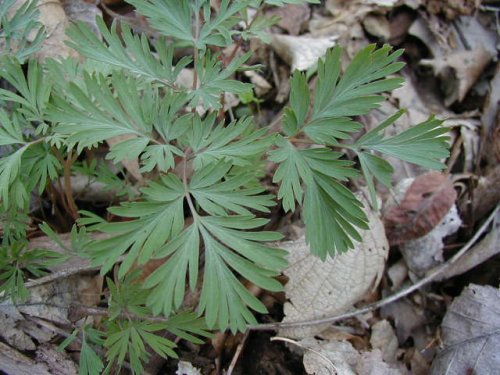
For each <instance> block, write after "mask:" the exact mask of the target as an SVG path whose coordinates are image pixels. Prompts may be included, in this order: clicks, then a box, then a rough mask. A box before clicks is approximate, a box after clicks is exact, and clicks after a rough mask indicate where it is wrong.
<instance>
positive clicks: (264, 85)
mask: <svg viewBox="0 0 500 375" xmlns="http://www.w3.org/2000/svg"><path fill="white" fill-rule="evenodd" d="M243 74H245V76H247V77H248V78H249V79H250V82H252V83H253V84H254V86H255V87H254V91H255V94H256V95H257V96H258V97H260V96H262V95H265V94H267V93H268V92H269V91H270V90H271V89H272V88H273V87H272V86H271V84H270V83H269V82H268V81H267V80H266V79H265V78H264V77H262V76H261V75H260V74H259V73H257V72H256V71H254V70H246V71H245V72H244V73H243Z"/></svg>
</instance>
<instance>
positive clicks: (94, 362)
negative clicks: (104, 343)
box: [79, 340, 104, 375]
mask: <svg viewBox="0 0 500 375" xmlns="http://www.w3.org/2000/svg"><path fill="white" fill-rule="evenodd" d="M79 365H80V372H79V373H80V375H99V374H101V373H102V369H103V368H104V364H103V363H102V360H101V358H100V357H99V356H98V355H97V353H96V352H95V351H94V349H92V347H91V346H90V345H89V344H88V343H87V340H83V341H82V348H81V349H80V362H79Z"/></svg>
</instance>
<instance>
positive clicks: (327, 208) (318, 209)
mask: <svg viewBox="0 0 500 375" xmlns="http://www.w3.org/2000/svg"><path fill="white" fill-rule="evenodd" d="M362 207H363V205H362V204H361V202H359V200H358V199H357V198H356V197H355V195H354V194H353V193H352V192H351V191H350V190H349V189H347V188H346V187H345V186H343V185H342V184H340V183H339V182H337V181H336V180H335V179H332V178H328V177H327V176H325V175H322V174H320V173H317V174H315V175H314V181H313V182H312V183H310V184H308V185H307V187H306V194H305V197H304V204H303V217H304V223H305V224H306V241H307V242H308V243H309V245H310V248H311V253H313V254H315V255H318V256H319V257H320V258H321V259H326V256H327V255H330V256H335V255H336V254H338V253H342V252H345V251H347V250H349V249H350V248H352V247H354V243H353V240H356V241H361V236H360V235H359V233H358V229H357V228H361V229H368V226H367V221H368V220H367V218H366V215H365V213H364V211H363V209H362ZM356 227H357V228H356Z"/></svg>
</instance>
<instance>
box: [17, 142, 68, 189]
mask: <svg viewBox="0 0 500 375" xmlns="http://www.w3.org/2000/svg"><path fill="white" fill-rule="evenodd" d="M23 169H24V173H25V174H26V175H27V176H28V177H29V180H28V183H27V187H28V190H29V191H32V190H34V189H37V188H38V193H39V194H41V193H43V191H44V190H45V187H46V185H47V180H48V179H50V180H51V181H54V180H55V179H57V178H58V177H59V174H60V172H61V170H62V165H61V163H60V161H59V160H58V159H57V157H56V156H55V155H54V154H53V153H52V150H51V149H50V147H49V146H48V145H47V144H36V145H33V146H31V147H29V148H28V150H27V151H26V152H25V153H24V155H23Z"/></svg>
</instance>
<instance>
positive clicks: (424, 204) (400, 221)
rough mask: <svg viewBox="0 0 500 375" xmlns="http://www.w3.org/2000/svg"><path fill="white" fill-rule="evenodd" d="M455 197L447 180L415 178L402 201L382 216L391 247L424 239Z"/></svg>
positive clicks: (437, 175) (434, 176)
mask: <svg viewBox="0 0 500 375" xmlns="http://www.w3.org/2000/svg"><path fill="white" fill-rule="evenodd" d="M456 197H457V193H456V191H455V189H454V188H453V184H452V182H451V181H450V180H449V179H448V177H447V176H446V175H444V174H442V173H440V172H429V173H426V174H424V175H421V176H419V177H417V178H416V179H415V180H414V181H413V183H412V184H411V186H410V188H409V189H408V190H407V192H406V194H405V197H404V199H403V200H402V201H401V203H400V204H399V205H397V206H394V207H392V208H390V209H388V210H387V212H386V213H385V214H384V226H385V230H386V232H387V238H388V239H389V243H390V244H391V245H397V244H400V243H403V242H405V241H408V240H412V239H416V238H419V237H422V236H424V235H425V234H427V233H429V232H430V231H431V230H432V229H434V228H435V227H436V226H437V225H438V224H439V223H440V222H441V221H442V220H443V218H444V217H445V216H446V214H447V213H448V212H449V211H450V208H451V207H452V205H453V204H454V203H455V199H456Z"/></svg>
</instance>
